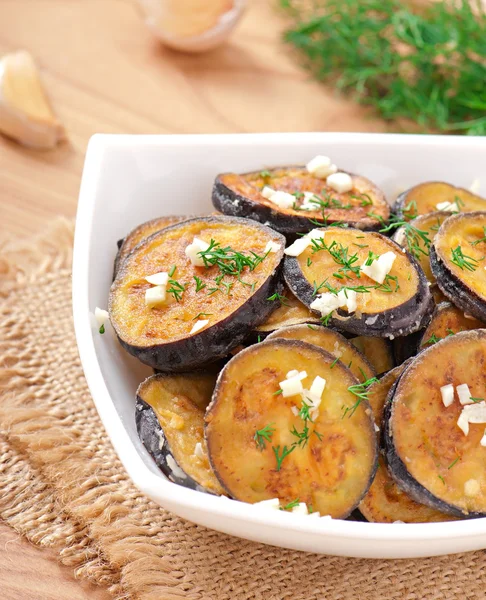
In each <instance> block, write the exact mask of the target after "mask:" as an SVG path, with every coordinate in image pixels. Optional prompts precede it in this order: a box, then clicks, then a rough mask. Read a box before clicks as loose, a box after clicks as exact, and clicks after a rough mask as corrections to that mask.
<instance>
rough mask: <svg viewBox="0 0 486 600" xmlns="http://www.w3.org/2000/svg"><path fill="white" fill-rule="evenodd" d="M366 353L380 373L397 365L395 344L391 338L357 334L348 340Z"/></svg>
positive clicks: (362, 352)
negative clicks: (394, 355) (393, 344)
mask: <svg viewBox="0 0 486 600" xmlns="http://www.w3.org/2000/svg"><path fill="white" fill-rule="evenodd" d="M348 341H349V342H351V344H353V346H356V348H357V349H358V350H359V351H360V352H361V354H364V356H365V357H366V359H367V360H368V362H369V363H370V365H371V366H372V367H373V369H374V370H375V372H376V373H377V374H378V375H381V374H382V373H386V372H387V371H390V370H391V369H393V367H394V366H395V360H394V357H393V346H392V343H391V341H390V340H387V339H385V338H377V337H366V336H362V335H361V336H357V337H354V338H351V339H350V340H348Z"/></svg>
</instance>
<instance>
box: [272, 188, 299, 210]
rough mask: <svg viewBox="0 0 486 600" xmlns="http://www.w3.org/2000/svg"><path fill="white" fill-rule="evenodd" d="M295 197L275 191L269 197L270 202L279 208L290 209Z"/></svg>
mask: <svg viewBox="0 0 486 600" xmlns="http://www.w3.org/2000/svg"><path fill="white" fill-rule="evenodd" d="M295 200H296V198H295V196H292V194H289V193H288V192H281V191H277V192H275V193H274V194H272V196H271V197H270V202H273V203H274V204H276V205H277V206H278V207H279V208H292V206H293V205H294V204H295Z"/></svg>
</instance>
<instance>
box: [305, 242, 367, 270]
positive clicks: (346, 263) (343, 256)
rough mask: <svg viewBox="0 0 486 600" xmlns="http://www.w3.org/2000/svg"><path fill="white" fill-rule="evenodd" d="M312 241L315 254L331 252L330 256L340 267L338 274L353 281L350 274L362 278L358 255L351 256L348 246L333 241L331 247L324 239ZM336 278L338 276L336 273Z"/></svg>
mask: <svg viewBox="0 0 486 600" xmlns="http://www.w3.org/2000/svg"><path fill="white" fill-rule="evenodd" d="M311 241H312V252H313V253H315V252H320V251H322V250H327V252H329V254H330V255H331V256H332V258H333V260H334V262H335V263H336V264H338V265H340V268H339V269H338V274H340V275H343V276H344V277H346V278H347V279H352V277H351V275H350V273H351V274H352V275H356V277H358V278H359V277H361V267H360V266H359V265H357V264H356V263H357V262H359V256H358V253H356V254H350V253H349V248H348V247H347V246H343V244H338V243H337V242H336V240H333V241H332V242H331V244H330V245H329V246H328V245H327V244H326V242H325V241H324V239H323V238H319V239H313V240H311ZM334 276H336V274H335V273H334Z"/></svg>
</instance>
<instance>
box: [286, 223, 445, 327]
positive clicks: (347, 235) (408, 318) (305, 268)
mask: <svg viewBox="0 0 486 600" xmlns="http://www.w3.org/2000/svg"><path fill="white" fill-rule="evenodd" d="M319 231H321V232H322V236H323V237H321V238H316V239H313V240H312V243H311V244H310V245H309V246H308V247H307V248H306V249H305V250H304V251H303V252H302V253H301V254H300V255H299V256H297V257H294V256H286V257H285V261H284V277H285V281H286V283H287V285H288V287H289V288H290V289H291V291H292V292H293V293H294V294H295V295H296V296H297V298H299V300H300V301H301V302H303V303H304V304H305V305H306V306H308V307H309V308H310V307H311V305H312V304H313V302H314V301H315V300H316V297H318V296H319V295H323V294H325V295H326V296H327V295H328V294H329V295H330V294H334V297H335V296H336V293H337V292H338V291H340V290H342V289H343V288H345V289H347V290H352V291H354V292H356V309H355V310H354V311H350V313H348V310H347V308H339V309H336V310H334V311H332V312H331V313H329V314H327V315H325V314H323V313H322V312H321V315H322V317H323V322H324V323H325V324H329V325H331V326H332V327H335V328H336V329H339V330H341V331H346V332H349V333H354V334H356V335H365V336H377V337H389V338H391V339H393V338H394V337H396V336H403V335H407V334H408V333H411V332H413V331H417V330H418V329H420V328H421V327H422V323H423V322H424V320H425V319H426V318H427V316H428V315H430V313H431V311H432V308H433V300H432V297H431V294H430V291H429V285H428V282H427V279H426V277H425V275H424V273H423V271H422V269H421V268H420V266H419V265H418V263H417V261H416V260H415V259H414V258H413V257H412V256H410V255H409V254H408V253H407V252H405V251H404V249H403V248H401V247H400V246H399V245H398V244H396V243H395V242H393V241H392V240H390V239H389V238H387V237H385V236H383V235H381V234H379V233H376V232H365V231H360V230H358V229H346V228H341V227H329V228H326V229H322V230H319ZM389 252H391V253H393V254H394V255H395V259H394V263H393V265H392V267H391V270H390V271H389V273H388V274H387V275H386V278H385V279H384V281H383V283H382V284H379V283H377V282H376V281H374V280H373V279H371V278H370V277H368V276H367V275H365V274H364V273H363V270H362V266H363V265H364V264H365V263H366V262H367V261H368V260H369V258H370V256H371V254H372V255H373V256H372V258H373V262H375V260H374V259H376V257H378V256H382V255H385V254H387V253H389ZM326 296H325V297H326ZM329 297H330V296H329ZM314 306H315V305H314ZM316 313H317V314H319V312H318V311H317V310H316Z"/></svg>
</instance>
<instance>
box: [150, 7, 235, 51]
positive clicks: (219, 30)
mask: <svg viewBox="0 0 486 600" xmlns="http://www.w3.org/2000/svg"><path fill="white" fill-rule="evenodd" d="M139 3H140V5H141V6H142V9H143V12H144V13H145V17H146V22H147V25H148V26H149V27H150V29H152V31H153V32H154V33H155V35H157V37H158V38H159V39H160V40H161V41H162V42H163V43H164V44H165V45H166V46H169V47H170V48H173V49H175V50H180V51H182V52H194V53H196V52H205V51H206V50H211V49H212V48H215V47H216V46H218V45H219V44H221V43H222V42H224V41H225V40H226V38H227V37H228V36H229V34H230V33H231V31H232V30H233V28H234V27H235V25H236V24H237V22H238V21H239V19H240V17H241V15H242V13H243V8H244V6H245V4H246V0H206V2H204V3H202V2H201V0H139Z"/></svg>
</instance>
